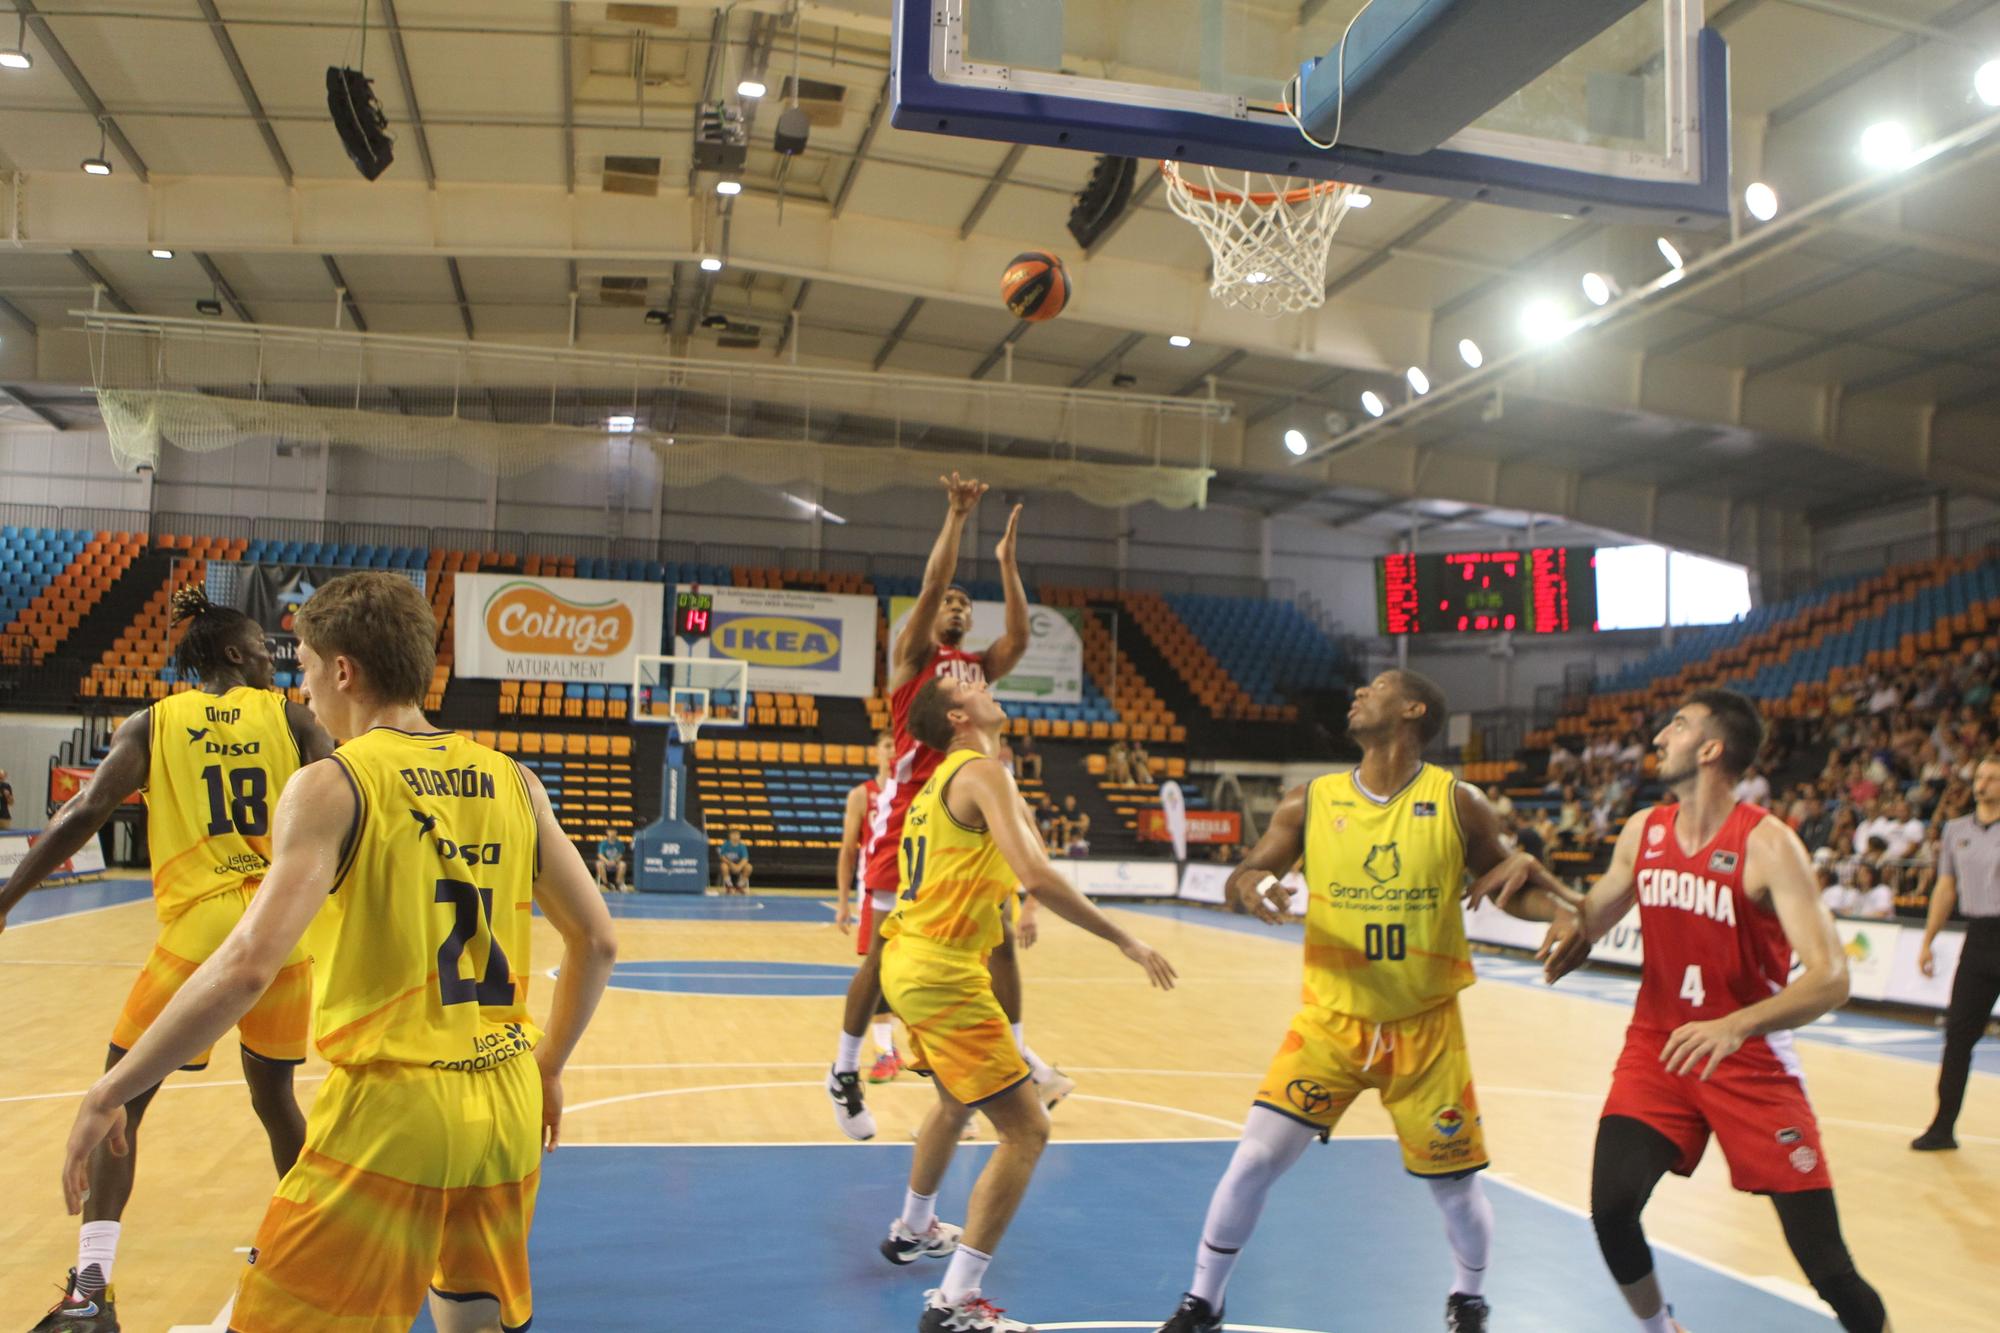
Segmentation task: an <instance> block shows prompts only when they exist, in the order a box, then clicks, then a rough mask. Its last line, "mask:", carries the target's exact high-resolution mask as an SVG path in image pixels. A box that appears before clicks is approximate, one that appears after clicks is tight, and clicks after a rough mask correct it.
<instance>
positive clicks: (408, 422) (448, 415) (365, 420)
mask: <svg viewBox="0 0 2000 1333" xmlns="http://www.w3.org/2000/svg"><path fill="white" fill-rule="evenodd" d="M86 323H87V326H88V328H89V332H90V342H91V352H92V360H93V365H94V368H95V374H96V388H97V398H98V406H99V409H100V411H101V413H102V414H103V418H104V423H105V427H106V430H107V432H108V433H109V435H110V439H111V448H112V453H113V455H114V456H115V457H116V458H117V460H118V461H119V463H120V464H121V465H122V466H125V467H128V468H136V467H139V466H150V465H153V464H155V463H156V462H157V460H158V458H159V455H160V450H161V447H162V446H163V445H169V444H171V445H173V446H174V447H176V448H179V449H186V450H191V451H196V452H207V451H213V450H218V449H226V448H231V447H233V446H236V445H240V444H243V443H245V442H246V441H257V440H262V441H269V442H270V443H272V444H274V445H276V444H292V445H299V444H303V445H309V446H310V445H327V446H335V447H344V448H356V449H364V450H367V451H369V452H371V453H376V454H381V455H385V456H388V457H394V458H405V459H411V460H416V459H429V458H439V457H448V458H451V459H454V460H456V461H458V462H461V463H463V464H465V465H466V466H468V467H472V468H476V469H479V470H481V471H485V472H493V473H498V474H500V475H502V476H519V475H522V474H525V473H530V472H533V471H535V470H537V469H541V468H549V467H564V466H576V465H579V464H582V463H585V462H586V461H587V460H592V459H595V458H596V457H599V456H601V452H602V449H603V446H604V442H605V438H606V435H607V432H616V433H621V434H629V436H630V438H631V440H632V442H633V444H634V445H635V446H639V447H645V448H648V449H650V450H652V452H653V453H654V454H655V455H656V456H657V457H658V459H659V462H660V469H661V475H662V476H663V477H664V478H665V481H666V484H667V485H669V486H674V487H679V486H699V485H701V484H703V483H705V482H708V481H713V480H716V479H718V478H724V477H727V478H734V479H736V480H740V481H747V482H751V483H755V484H779V483H796V482H804V481H815V482H819V483H822V484H824V485H826V486H828V487H831V488H832V489H834V490H838V491H845V492H850V493H851V492H865V491H872V490H879V489H883V488H887V487H892V486H907V485H909V484H911V483H912V481H913V480H917V481H922V482H928V481H929V479H930V478H932V477H934V476H936V475H937V474H938V473H939V472H940V471H941V470H950V469H951V468H954V467H956V468H959V469H965V468H967V467H968V465H972V466H976V467H977V469H978V475H979V476H980V478H981V479H982V480H985V481H987V482H989V483H991V484H993V485H995V486H999V487H1002V488H1007V489H1035V490H1042V491H1060V492H1065V493H1067V494H1071V495H1075V496H1077V497H1078V498H1080V499H1083V500H1085V501H1088V502H1089V503H1092V504H1097V505H1104V506H1116V505H1124V504H1134V503H1140V502H1146V501H1150V502H1152V503H1154V504H1158V505H1162V506H1165V507H1168V508H1187V507H1189V506H1198V505H1200V504H1202V503H1203V502H1204V501H1205V499H1206V495H1207V485H1208V479H1209V477H1210V476H1211V475H1212V473H1211V471H1210V469H1209V466H1208V464H1209V459H1210V457H1211V451H1212V448H1213V446H1214V444H1215V443H1216V441H1217V437H1218V435H1219V433H1220V432H1221V431H1223V430H1225V429H1227V420H1228V412H1229V407H1228V404H1226V403H1219V402H1208V401H1202V400H1189V399H1178V398H1158V397H1150V396H1143V395H1133V394H1125V393H1093V392H1088V391H1079V390H1063V389H1047V388H1039V387H1035V386H1028V385H1019V384H996V385H987V384H981V383H975V382H968V381H956V380H940V379H930V378H925V377H918V376H907V375H902V376H890V375H867V374H859V373H851V372H841V371H825V370H817V369H811V368H801V367H792V366H775V365H769V364H765V365H757V364H739V363H733V362H704V361H692V360H686V359H676V358H632V357H612V356H603V355H597V354H590V353H578V352H573V351H569V350H566V349H550V350H543V349H536V348H521V347H493V346H482V345H478V344H465V343H449V342H440V341H434V340H429V339H405V338H393V337H380V336H376V335H369V334H354V333H332V332H319V331H314V330H302V329H282V328H265V327H260V326H254V325H229V326H217V325H207V324H200V323H195V322H193V321H184V320H162V319H152V318H148V317H143V316H123V315H119V316H108V315H92V316H90V317H89V318H88V319H87V321H86Z"/></svg>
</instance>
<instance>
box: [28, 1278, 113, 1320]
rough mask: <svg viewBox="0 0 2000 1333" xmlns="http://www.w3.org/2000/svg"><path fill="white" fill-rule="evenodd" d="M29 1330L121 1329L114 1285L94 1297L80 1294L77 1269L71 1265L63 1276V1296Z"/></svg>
mask: <svg viewBox="0 0 2000 1333" xmlns="http://www.w3.org/2000/svg"><path fill="white" fill-rule="evenodd" d="M92 1267H93V1268H94V1267H95V1265H92ZM28 1333H118V1305H117V1303H116V1301H114V1300H113V1299H112V1295H111V1288H109V1287H106V1288H105V1289H104V1290H103V1292H102V1293H101V1294H99V1295H97V1296H94V1297H92V1296H79V1295H77V1294H76V1270H75V1269H74V1268H72V1269H70V1270H69V1276H68V1277H67V1278H65V1279H63V1298H62V1299H61V1300H60V1301H58V1302H56V1306H55V1308H54V1309H52V1310H50V1311H49V1312H48V1313H47V1314H45V1315H43V1316H42V1322H41V1323H39V1324H36V1325H35V1326H34V1327H33V1328H32V1329H29V1330H28Z"/></svg>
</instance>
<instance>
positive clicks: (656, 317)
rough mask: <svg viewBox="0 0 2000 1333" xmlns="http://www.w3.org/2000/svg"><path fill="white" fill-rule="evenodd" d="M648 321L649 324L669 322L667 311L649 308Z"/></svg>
mask: <svg viewBox="0 0 2000 1333" xmlns="http://www.w3.org/2000/svg"><path fill="white" fill-rule="evenodd" d="M646 322H647V323H648V324H665V323H666V322H667V312H666V311H664V310H660V309H657V308H656V309H653V310H648V311H647V312H646Z"/></svg>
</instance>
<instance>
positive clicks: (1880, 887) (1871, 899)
mask: <svg viewBox="0 0 2000 1333" xmlns="http://www.w3.org/2000/svg"><path fill="white" fill-rule="evenodd" d="M1846 892H1847V894H1848V896H1849V899H1850V902H1849V905H1848V907H1847V908H1846V909H1845V914H1846V915H1848V916H1865V917H1872V918H1874V919H1876V920H1878V921H1880V920H1886V919H1887V918H1889V917H1891V916H1894V915H1895V913H1896V894H1895V891H1894V890H1892V889H1891V888H1890V887H1889V886H1888V885H1887V884H1884V883H1883V882H1882V874H1881V871H1880V870H1878V869H1877V868H1876V867H1875V866H1872V865H1870V864H1869V863H1868V862H1866V861H1863V862H1862V863H1861V864H1860V865H1858V866H1856V867H1855V868H1854V886H1853V887H1852V888H1850V889H1848V890H1846Z"/></svg>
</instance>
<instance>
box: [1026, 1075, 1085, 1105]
mask: <svg viewBox="0 0 2000 1333" xmlns="http://www.w3.org/2000/svg"><path fill="white" fill-rule="evenodd" d="M1035 1091H1036V1092H1038V1093H1040V1094H1041V1097H1042V1108H1043V1109H1044V1110H1048V1111H1053V1110H1055V1109H1056V1103H1057V1102H1059V1101H1061V1100H1062V1099H1063V1098H1065V1097H1067V1096H1069V1095H1070V1094H1071V1093H1072V1092H1075V1091H1076V1080H1075V1079H1073V1078H1071V1077H1070V1076H1069V1075H1068V1074H1065V1073H1063V1071H1062V1070H1060V1069H1057V1068H1056V1067H1055V1066H1054V1065H1050V1066H1049V1072H1048V1073H1047V1074H1045V1075H1043V1076H1042V1077H1041V1078H1038V1079H1036V1080H1035Z"/></svg>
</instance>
